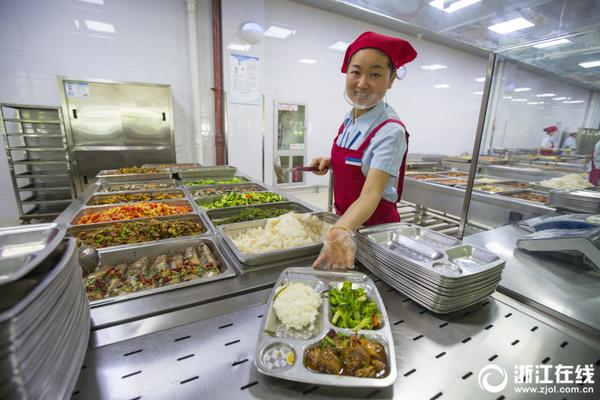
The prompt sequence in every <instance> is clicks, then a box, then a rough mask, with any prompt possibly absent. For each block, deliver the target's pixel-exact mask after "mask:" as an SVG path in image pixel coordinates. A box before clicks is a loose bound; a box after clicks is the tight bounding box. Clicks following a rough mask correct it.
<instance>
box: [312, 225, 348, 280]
mask: <svg viewBox="0 0 600 400" xmlns="http://www.w3.org/2000/svg"><path fill="white" fill-rule="evenodd" d="M355 255H356V243H355V242H354V239H353V238H352V234H351V233H350V231H348V230H345V229H331V230H330V231H329V232H328V233H327V235H326V236H325V239H324V240H323V248H322V249H321V253H320V254H319V257H317V259H316V260H315V262H314V263H313V267H314V268H319V269H324V270H341V271H345V270H346V269H353V268H354V256H355Z"/></svg>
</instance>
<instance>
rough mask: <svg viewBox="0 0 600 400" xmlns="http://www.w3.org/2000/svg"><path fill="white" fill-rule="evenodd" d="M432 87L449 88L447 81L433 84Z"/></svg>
mask: <svg viewBox="0 0 600 400" xmlns="http://www.w3.org/2000/svg"><path fill="white" fill-rule="evenodd" d="M433 87H434V88H436V89H446V88H449V87H450V85H448V84H447V83H440V84H439V85H433Z"/></svg>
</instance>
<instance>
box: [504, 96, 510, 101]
mask: <svg viewBox="0 0 600 400" xmlns="http://www.w3.org/2000/svg"><path fill="white" fill-rule="evenodd" d="M502 98H503V99H506V100H508V99H512V96H502Z"/></svg>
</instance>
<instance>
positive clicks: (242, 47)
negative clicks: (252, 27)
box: [227, 43, 250, 51]
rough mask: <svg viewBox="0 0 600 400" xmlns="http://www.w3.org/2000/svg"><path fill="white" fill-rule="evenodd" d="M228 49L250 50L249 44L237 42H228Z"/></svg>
mask: <svg viewBox="0 0 600 400" xmlns="http://www.w3.org/2000/svg"><path fill="white" fill-rule="evenodd" d="M227 48H228V49H229V50H237V51H248V50H250V45H249V44H237V43H229V46H227Z"/></svg>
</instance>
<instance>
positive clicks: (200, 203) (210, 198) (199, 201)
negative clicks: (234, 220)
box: [195, 192, 287, 211]
mask: <svg viewBox="0 0 600 400" xmlns="http://www.w3.org/2000/svg"><path fill="white" fill-rule="evenodd" d="M260 193H271V194H276V195H279V196H281V197H282V198H283V200H281V201H273V202H270V203H255V204H246V205H241V206H231V207H252V206H255V205H260V204H278V203H281V202H283V201H286V200H287V199H286V197H285V196H284V195H282V194H279V193H275V192H260ZM222 196H223V195H218V196H206V197H200V198H197V199H195V202H196V204H197V205H198V207H200V208H201V209H203V210H204V211H208V210H213V209H212V208H205V205H206V204H209V203H212V202H213V201H215V200H219V199H220V198H221V197H222ZM231 207H220V208H217V209H224V208H231Z"/></svg>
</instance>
